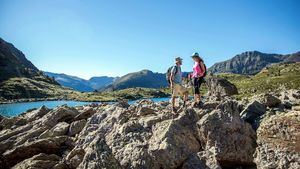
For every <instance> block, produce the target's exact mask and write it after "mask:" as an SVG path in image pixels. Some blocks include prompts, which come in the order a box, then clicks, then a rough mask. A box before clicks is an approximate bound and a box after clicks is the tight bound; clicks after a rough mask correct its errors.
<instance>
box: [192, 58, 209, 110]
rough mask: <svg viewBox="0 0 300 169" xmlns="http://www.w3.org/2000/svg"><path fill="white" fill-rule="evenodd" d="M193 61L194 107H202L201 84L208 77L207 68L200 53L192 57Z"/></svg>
mask: <svg viewBox="0 0 300 169" xmlns="http://www.w3.org/2000/svg"><path fill="white" fill-rule="evenodd" d="M192 59H193V60H194V62H195V64H194V66H193V73H192V80H193V87H194V101H195V103H194V105H195V106H200V102H201V95H200V87H201V84H202V83H203V82H204V77H205V75H206V66H205V64H204V62H203V59H202V58H201V57H200V56H199V54H198V53H194V54H193V55H192Z"/></svg>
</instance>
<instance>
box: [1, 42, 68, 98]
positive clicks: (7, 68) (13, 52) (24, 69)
mask: <svg viewBox="0 0 300 169" xmlns="http://www.w3.org/2000/svg"><path fill="white" fill-rule="evenodd" d="M65 91H69V90H68V89H65V88H63V87H62V86H60V85H59V84H58V83H57V82H56V81H55V80H53V79H52V78H49V77H48V76H45V75H44V74H43V72H42V71H40V70H38V68H36V67H35V66H34V65H33V64H32V63H31V62H30V61H29V60H27V59H26V57H25V55H24V54H23V53H22V52H21V51H20V50H18V49H17V48H15V47H14V46H13V45H12V44H10V43H8V42H6V41H4V40H3V39H1V38H0V100H4V99H9V100H10V99H20V98H44V97H52V96H60V95H61V93H63V92H65Z"/></svg>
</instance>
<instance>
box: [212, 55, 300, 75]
mask: <svg viewBox="0 0 300 169" xmlns="http://www.w3.org/2000/svg"><path fill="white" fill-rule="evenodd" d="M299 60H300V52H297V53H294V54H288V55H281V54H267V53H261V52H258V51H248V52H244V53H241V54H238V55H236V56H234V57H233V58H232V59H229V60H226V61H223V62H219V63H216V64H214V65H213V66H212V67H210V68H209V69H208V70H209V71H211V72H212V73H235V74H248V75H250V74H256V73H258V72H259V71H261V70H262V69H263V68H265V67H266V66H268V65H270V64H273V63H280V62H299Z"/></svg>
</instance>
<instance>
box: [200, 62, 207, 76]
mask: <svg viewBox="0 0 300 169" xmlns="http://www.w3.org/2000/svg"><path fill="white" fill-rule="evenodd" d="M201 62H202V64H203V66H204V75H203V76H202V77H205V76H206V74H207V70H206V65H205V64H204V62H203V61H201ZM199 67H200V69H201V66H200V64H199ZM202 71H203V70H202Z"/></svg>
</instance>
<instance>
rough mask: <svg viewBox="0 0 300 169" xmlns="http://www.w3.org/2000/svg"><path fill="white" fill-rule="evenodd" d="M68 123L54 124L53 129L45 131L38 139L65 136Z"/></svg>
mask: <svg viewBox="0 0 300 169" xmlns="http://www.w3.org/2000/svg"><path fill="white" fill-rule="evenodd" d="M69 126H70V124H69V123H66V122H60V123H58V124H56V125H55V126H54V127H53V128H51V129H50V130H46V131H45V132H44V133H42V134H41V135H40V136H39V138H47V137H55V136H62V135H65V134H67V132H68V130H69Z"/></svg>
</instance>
